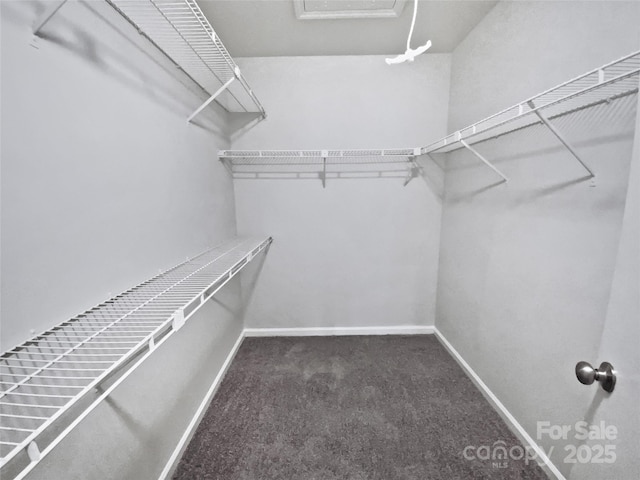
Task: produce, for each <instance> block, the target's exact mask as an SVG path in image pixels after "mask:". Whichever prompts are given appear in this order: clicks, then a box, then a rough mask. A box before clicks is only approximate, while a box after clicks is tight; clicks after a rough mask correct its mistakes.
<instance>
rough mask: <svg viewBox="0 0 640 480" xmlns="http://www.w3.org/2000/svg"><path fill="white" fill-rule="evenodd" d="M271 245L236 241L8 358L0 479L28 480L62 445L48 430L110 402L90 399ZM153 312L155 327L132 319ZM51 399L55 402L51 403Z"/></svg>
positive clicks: (3, 361) (0, 364)
mask: <svg viewBox="0 0 640 480" xmlns="http://www.w3.org/2000/svg"><path fill="white" fill-rule="evenodd" d="M271 242H272V239H271V237H267V238H257V239H256V238H238V239H235V240H233V241H231V242H228V243H226V244H224V245H221V246H218V247H215V248H212V249H210V250H207V251H206V252H204V253H202V254H200V255H198V256H196V257H195V258H193V259H191V260H188V261H186V262H184V263H182V264H180V265H178V266H176V267H173V268H171V269H169V270H167V271H166V272H163V273H161V274H159V275H157V276H155V277H153V278H152V279H150V280H148V281H146V282H143V283H142V284H140V285H138V286H137V287H134V288H132V289H129V290H127V291H126V292H124V293H122V294H120V295H117V296H116V297H114V298H113V299H111V300H109V301H107V302H103V303H101V304H100V305H98V306H96V307H94V308H92V309H90V310H88V311H87V312H85V313H83V314H81V315H78V316H77V317H74V318H73V319H70V320H67V321H65V322H62V323H61V324H59V325H58V326H56V327H53V328H51V329H49V330H47V331H45V332H43V333H42V334H40V335H36V336H35V337H33V338H31V339H29V340H28V341H26V342H24V343H23V344H21V345H17V346H16V347H14V348H12V349H11V350H9V351H7V352H5V353H4V354H2V355H1V356H0V414H1V415H2V416H3V418H6V421H5V420H3V422H2V425H3V427H8V428H7V431H6V432H3V435H2V437H1V438H0V457H1V458H0V476H1V477H2V478H5V476H6V474H7V472H8V471H12V472H15V471H16V470H18V471H21V472H22V473H20V474H19V475H18V476H17V477H16V478H22V477H23V476H24V475H26V473H27V472H28V471H29V470H30V469H31V468H33V466H34V465H35V464H36V463H37V462H38V461H39V460H40V459H41V458H42V457H43V456H44V455H46V454H47V453H48V452H49V451H51V450H52V449H53V447H54V446H55V445H56V444H57V443H58V442H59V441H60V440H61V437H59V436H58V437H56V438H55V439H53V440H51V439H50V437H51V434H50V433H47V432H58V431H59V430H60V428H61V427H65V426H67V424H66V423H65V422H72V425H73V424H75V423H76V422H77V421H79V420H78V419H79V418H83V416H85V415H86V414H87V412H88V411H90V410H92V409H93V408H95V407H96V406H97V404H98V403H99V401H101V400H103V399H104V398H106V397H105V396H104V395H103V396H100V397H99V398H98V399H95V400H93V401H90V400H86V399H88V398H89V395H90V393H91V392H93V391H94V390H95V389H96V388H97V387H99V386H101V385H104V384H105V382H106V381H107V380H109V379H111V378H114V376H116V375H119V378H118V380H117V381H120V379H122V378H123V377H124V376H126V375H129V374H130V373H131V372H132V371H133V369H135V368H136V367H137V366H138V365H140V363H141V362H142V360H143V359H144V358H147V356H148V355H149V354H150V353H151V352H153V351H154V350H155V348H157V346H158V345H160V344H161V343H162V342H164V341H166V340H167V339H168V338H170V337H171V335H173V334H174V333H175V332H176V331H177V330H178V329H180V328H181V327H182V326H183V325H184V324H185V322H186V321H187V320H188V319H189V317H191V316H192V315H193V314H194V313H195V312H196V311H198V310H199V309H200V308H201V307H202V306H203V305H204V304H205V303H206V302H207V301H208V300H209V299H210V298H212V297H213V296H214V295H215V294H216V293H217V292H218V291H219V290H220V289H221V288H222V287H223V286H224V285H226V283H227V282H228V281H229V280H231V279H232V278H233V277H234V276H235V275H236V274H237V273H238V272H240V271H241V270H242V269H243V268H244V266H245V265H247V264H248V263H249V262H250V261H251V260H252V259H254V258H255V257H256V255H258V254H259V253H261V252H263V251H265V250H266V249H267V248H268V247H269V245H270V244H271ZM192 284H193V285H197V286H198V287H197V288H191V287H190V288H189V289H188V292H189V293H188V294H185V290H184V289H183V288H182V287H184V286H185V285H192ZM114 309H115V311H117V312H118V313H117V314H115V315H114V314H113V311H114ZM149 312H151V315H152V316H153V317H154V318H157V321H156V322H153V323H151V324H146V327H144V328H141V327H140V326H138V321H137V320H135V318H134V317H135V316H136V315H140V314H147V313H149ZM105 314H106V315H107V316H109V321H107V322H105V321H104V315H105ZM94 321H95V322H97V323H94ZM52 337H54V338H52ZM109 388H112V387H109ZM43 389H51V390H49V391H47V390H43ZM52 399H57V400H56V402H57V404H52V403H47V402H52V401H53V400H52ZM87 402H89V403H90V404H89V406H87V405H86V404H87ZM72 409H74V410H72ZM76 410H77V411H78V415H77V416H76V417H75V419H73V418H71V419H70V415H71V416H73V415H72V414H71V413H70V412H72V411H73V412H75V411H76ZM34 412H35V413H34ZM63 415H65V416H64V417H63ZM69 431H70V430H69V426H67V429H65V432H67V433H68V432H69ZM45 433H47V434H46V435H45ZM56 435H57V434H56ZM65 435H66V433H65ZM43 439H44V440H43ZM41 440H42V441H41ZM47 442H50V443H47Z"/></svg>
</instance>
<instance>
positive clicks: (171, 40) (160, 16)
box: [34, 0, 266, 121]
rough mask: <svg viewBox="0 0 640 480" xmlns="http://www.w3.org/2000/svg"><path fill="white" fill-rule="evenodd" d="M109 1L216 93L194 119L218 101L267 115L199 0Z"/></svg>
mask: <svg viewBox="0 0 640 480" xmlns="http://www.w3.org/2000/svg"><path fill="white" fill-rule="evenodd" d="M66 2H67V0H59V1H57V2H53V3H51V4H50V6H49V9H48V10H47V11H46V12H45V13H44V14H43V15H42V17H41V18H40V19H39V20H38V21H37V22H36V24H35V26H34V34H36V35H38V34H39V32H40V30H41V29H42V28H43V27H44V26H45V25H46V23H47V22H48V21H49V20H50V19H51V18H52V17H53V16H54V15H55V13H56V12H57V11H58V10H59V9H60V8H61V7H62V6H63V5H64V4H65V3H66ZM106 2H107V3H108V4H109V5H111V6H112V7H113V8H114V9H115V10H116V11H118V12H119V13H120V14H121V15H122V16H124V17H125V18H126V19H127V20H128V21H129V22H130V23H132V24H133V25H134V26H135V27H136V28H137V29H138V32H139V33H141V34H142V35H144V36H145V37H147V38H148V39H149V40H150V41H151V43H153V44H154V45H155V46H156V47H157V48H159V49H160V50H161V51H162V52H163V53H164V54H165V55H166V56H168V57H169V58H170V59H171V60H172V61H173V62H174V63H175V64H176V65H177V66H178V67H179V68H180V69H181V70H183V71H184V72H185V73H186V74H187V75H188V76H189V77H190V78H191V79H192V80H193V81H194V82H196V83H197V84H198V85H199V86H200V87H201V88H202V89H203V90H204V91H205V92H207V93H208V94H209V95H210V96H209V98H208V99H207V100H206V101H205V102H204V103H203V104H202V105H201V106H200V107H198V108H197V109H196V110H195V111H194V112H193V113H192V114H191V115H190V116H189V118H188V120H189V121H191V120H193V118H195V116H196V115H198V114H199V113H200V112H201V111H202V110H203V109H204V108H206V107H207V105H209V104H210V103H211V102H213V101H214V100H215V101H216V102H217V103H218V104H220V105H221V106H222V107H223V108H225V109H226V110H227V111H229V112H236V113H241V112H249V113H260V114H261V115H262V116H263V117H265V116H266V113H265V110H264V108H263V106H262V105H261V104H260V101H259V100H258V98H257V97H256V96H255V94H254V93H253V91H252V90H251V87H250V86H249V84H248V83H247V81H246V80H245V78H244V77H243V76H242V73H241V72H240V69H239V68H238V66H237V65H236V63H235V62H234V61H233V58H231V55H229V52H228V51H227V49H226V48H225V46H224V45H223V44H222V41H221V40H220V38H218V36H217V35H216V33H215V31H214V30H213V28H212V27H211V24H210V23H209V21H208V20H207V18H206V17H205V15H204V14H203V13H202V11H201V10H200V7H198V4H197V3H196V2H195V0H106Z"/></svg>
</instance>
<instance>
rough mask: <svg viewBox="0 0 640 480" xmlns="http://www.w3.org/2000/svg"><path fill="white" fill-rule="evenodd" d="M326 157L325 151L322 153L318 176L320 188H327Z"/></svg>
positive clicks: (327, 153) (326, 152)
mask: <svg viewBox="0 0 640 480" xmlns="http://www.w3.org/2000/svg"><path fill="white" fill-rule="evenodd" d="M327 155H329V152H328V151H326V150H323V151H322V173H321V174H320V178H321V179H322V188H327Z"/></svg>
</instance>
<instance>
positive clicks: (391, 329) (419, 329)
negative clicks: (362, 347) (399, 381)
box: [158, 325, 566, 480]
mask: <svg viewBox="0 0 640 480" xmlns="http://www.w3.org/2000/svg"><path fill="white" fill-rule="evenodd" d="M428 334H435V336H436V338H437V339H438V341H439V342H440V343H441V344H442V346H443V347H444V348H446V349H447V351H448V352H449V353H450V354H451V356H452V357H453V358H454V359H455V360H456V362H457V363H458V364H459V365H460V367H461V368H462V369H463V370H464V371H465V372H466V373H467V375H468V376H469V378H471V380H472V381H473V382H474V384H475V385H476V386H477V387H478V389H479V390H480V391H481V392H482V394H483V395H484V397H485V398H486V399H487V401H488V402H489V403H490V404H491V405H492V406H493V407H494V409H495V410H496V411H497V412H498V414H499V415H500V416H501V417H502V419H503V420H504V421H505V422H506V423H507V425H509V427H510V428H511V430H512V431H513V432H514V434H515V435H516V436H518V438H519V440H520V441H521V442H522V443H523V444H525V445H529V446H530V447H531V448H533V450H534V451H535V452H536V454H537V455H538V458H539V459H540V460H541V462H542V465H541V467H542V468H543V469H544V470H545V471H546V472H547V474H549V475H551V476H552V477H555V478H556V479H557V480H566V478H565V477H564V475H562V473H561V472H560V470H558V468H557V467H556V466H555V465H554V464H553V463H552V462H551V460H550V459H549V457H548V456H547V454H546V453H545V452H544V451H543V450H542V448H541V447H540V446H539V445H538V444H537V443H536V441H535V440H534V439H533V438H532V437H531V436H530V435H529V434H528V433H527V431H526V430H525V429H524V428H523V427H522V425H520V423H519V422H518V421H517V420H516V418H515V417H514V416H513V415H512V414H511V412H509V410H507V408H506V407H505V406H504V405H503V404H502V402H501V401H500V400H499V399H498V397H496V395H495V394H494V393H493V392H492V391H491V390H490V389H489V387H488V386H487V385H486V384H485V383H484V382H483V381H482V379H481V378H480V377H479V376H478V374H477V373H476V372H475V371H474V370H473V369H472V368H471V366H470V365H469V364H468V363H467V362H466V361H465V360H464V358H462V356H461V355H460V353H458V351H457V350H456V349H455V348H454V347H453V345H451V343H449V341H448V340H447V339H446V338H445V337H444V335H442V333H441V332H440V331H439V330H438V329H437V328H436V327H434V326H423V325H398V326H380V327H318V328H315V327H300V328H245V329H244V330H243V331H242V332H241V333H240V335H239V336H238V339H237V340H236V342H235V344H234V345H233V347H232V348H231V351H230V352H229V354H228V355H227V358H226V359H225V361H224V363H223V364H222V367H221V368H220V371H219V372H218V374H217V375H216V378H215V379H214V380H213V383H212V384H211V386H210V387H209V390H208V391H207V394H206V396H205V398H204V399H203V401H202V403H201V404H200V406H199V407H198V409H197V410H196V412H195V414H194V415H193V418H192V419H191V422H189V425H188V426H187V428H186V430H185V432H184V433H183V435H182V437H181V438H180V441H179V442H178V444H177V445H176V448H175V449H174V451H173V453H172V454H171V457H169V460H168V461H167V464H166V465H165V468H164V469H163V471H162V473H161V474H160V476H159V477H158V480H168V479H169V478H170V477H171V476H172V475H173V473H174V471H175V469H176V467H177V466H178V462H179V461H180V457H181V456H182V454H183V453H184V450H185V449H186V447H187V445H188V444H189V441H190V440H191V438H192V437H193V435H194V433H195V431H196V428H197V426H198V424H199V423H200V421H201V420H202V417H203V416H204V414H205V412H206V410H207V408H208V407H209V404H210V403H211V400H212V399H213V396H214V395H215V393H216V391H217V389H218V387H219V386H220V383H221V381H222V379H223V378H224V375H225V374H226V372H227V369H228V368H229V366H230V365H231V362H232V361H233V359H234V357H235V355H236V353H237V351H238V349H239V348H240V344H241V343H242V340H243V339H244V338H245V337H302V336H338V335H428Z"/></svg>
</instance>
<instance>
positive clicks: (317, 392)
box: [174, 335, 547, 480]
mask: <svg viewBox="0 0 640 480" xmlns="http://www.w3.org/2000/svg"><path fill="white" fill-rule="evenodd" d="M497 441H503V442H505V444H506V446H507V448H510V447H514V446H517V445H520V444H519V442H518V441H517V440H516V438H515V437H514V435H513V434H511V433H510V431H509V430H508V429H507V427H506V425H505V424H504V422H503V421H502V420H501V419H500V417H499V416H498V415H497V413H495V411H494V410H493V409H492V408H491V406H490V405H489V404H488V403H487V401H486V400H485V399H484V398H483V396H482V395H481V393H480V392H479V391H478V390H477V389H476V388H475V386H474V385H473V384H472V383H471V381H470V380H469V379H468V378H467V376H466V375H465V374H464V372H463V371H462V370H461V369H460V367H459V366H458V365H457V364H456V362H455V361H454V360H453V358H452V357H451V356H450V355H449V354H448V353H447V352H446V350H445V349H444V348H443V347H442V346H441V345H440V344H439V342H438V341H437V339H436V338H435V337H434V336H433V335H420V336H366V337H287V338H247V339H245V341H244V343H243V344H242V346H241V347H240V350H239V351H238V354H237V356H236V358H235V360H234V361H233V363H232V365H231V367H230V369H229V371H228V373H227V375H226V377H225V379H224V380H223V382H222V384H221V386H220V389H219V390H218V393H217V394H216V396H215V397H214V399H213V402H212V404H211V406H210V408H209V409H208V411H207V413H206V414H205V416H204V419H203V420H202V422H201V423H200V425H199V427H198V429H197V432H196V434H195V436H194V438H193V440H192V441H191V443H190V444H189V446H188V447H187V449H186V452H185V454H184V456H183V457H182V459H181V461H180V464H179V465H178V468H177V470H176V473H175V475H174V479H179V480H186V479H189V480H193V479H224V480H236V479H242V480H249V479H251V480H256V479H265V480H271V479H283V480H284V479H287V480H292V479H300V480H336V479H344V480H378V479H379V480H395V479H416V480H427V479H429V480H434V479H446V480H453V479H465V480H466V479H479V478H487V479H546V478H547V477H546V476H545V474H544V473H543V471H542V470H541V469H540V468H539V467H538V466H537V464H536V463H535V462H529V465H527V464H526V463H525V461H524V460H512V459H509V460H507V461H506V462H507V463H506V464H505V463H504V462H505V461H504V460H478V459H475V460H467V459H465V458H464V456H463V450H464V448H465V447H466V446H467V445H472V446H475V447H481V446H487V447H489V448H492V447H493V445H494V442H497ZM482 452H483V453H484V451H482ZM515 453H517V450H516V451H515Z"/></svg>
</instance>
